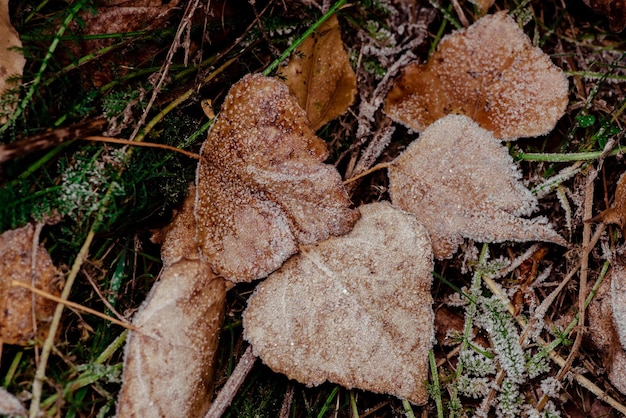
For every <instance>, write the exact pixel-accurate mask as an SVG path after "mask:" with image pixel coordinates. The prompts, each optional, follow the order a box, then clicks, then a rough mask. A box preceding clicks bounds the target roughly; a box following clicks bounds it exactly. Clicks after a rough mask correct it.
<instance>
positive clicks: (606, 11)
mask: <svg viewBox="0 0 626 418" xmlns="http://www.w3.org/2000/svg"><path fill="white" fill-rule="evenodd" d="M583 1H584V2H585V4H586V5H587V6H589V7H591V8H592V9H593V11H594V12H596V13H601V14H603V15H605V16H606V17H607V18H608V19H609V27H610V28H611V30H612V31H613V32H621V31H623V30H624V28H626V2H624V1H623V0H583Z"/></svg>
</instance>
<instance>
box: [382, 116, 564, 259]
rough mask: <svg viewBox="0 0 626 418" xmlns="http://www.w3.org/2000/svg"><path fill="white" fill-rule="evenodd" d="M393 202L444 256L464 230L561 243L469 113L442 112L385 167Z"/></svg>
mask: <svg viewBox="0 0 626 418" xmlns="http://www.w3.org/2000/svg"><path fill="white" fill-rule="evenodd" d="M389 179H390V194H391V199H392V201H393V203H394V204H395V205H398V206H399V207H401V208H402V209H404V210H406V211H409V212H412V213H414V214H415V215H416V216H417V217H418V219H419V220H420V221H421V222H422V223H423V224H424V226H426V229H428V233H429V234H430V237H431V240H432V242H433V250H434V254H435V257H436V258H439V259H443V258H449V257H451V256H452V254H454V252H455V251H456V249H457V247H458V245H459V244H460V243H461V242H462V240H463V237H466V238H471V239H473V240H475V241H478V242H503V241H548V242H553V243H557V244H560V245H567V243H566V242H565V241H564V240H563V238H561V237H560V236H559V235H558V234H557V233H556V232H555V231H554V230H553V229H552V227H551V226H550V225H549V224H548V220H547V219H546V218H543V217H536V218H533V219H525V218H522V217H521V216H527V215H530V214H531V213H532V212H533V211H534V210H535V209H536V206H537V201H536V199H535V198H534V196H533V195H532V194H531V192H530V191H529V190H528V189H526V188H525V187H524V186H523V185H522V183H521V182H520V173H519V170H518V169H517V168H516V166H515V164H514V163H513V159H512V158H511V157H510V156H509V154H508V152H507V149H506V148H505V147H504V146H502V145H501V144H500V142H499V141H498V140H496V139H495V138H494V137H493V135H492V134H491V133H490V132H488V131H486V130H485V129H482V128H481V127H479V126H478V125H477V124H476V123H475V122H473V121H472V120H471V119H470V118H468V117H466V116H461V115H449V116H446V117H444V118H442V119H440V120H438V121H437V122H435V123H434V124H433V125H431V126H430V127H429V128H428V129H426V130H425V131H424V132H423V133H422V134H421V136H420V138H419V139H418V140H417V141H414V142H413V143H412V144H411V145H410V146H409V147H408V148H407V150H406V151H405V152H404V153H403V154H402V155H400V156H399V157H398V158H397V159H396V160H395V161H394V163H393V164H392V166H391V167H390V168H389Z"/></svg>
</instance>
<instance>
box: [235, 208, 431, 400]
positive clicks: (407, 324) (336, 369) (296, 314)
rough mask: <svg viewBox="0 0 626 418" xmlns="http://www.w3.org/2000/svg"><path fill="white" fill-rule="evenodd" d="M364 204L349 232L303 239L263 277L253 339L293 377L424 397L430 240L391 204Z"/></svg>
mask: <svg viewBox="0 0 626 418" xmlns="http://www.w3.org/2000/svg"><path fill="white" fill-rule="evenodd" d="M360 209H361V213H362V218H361V219H360V220H359V221H358V222H357V223H356V225H355V226H354V229H353V230H352V231H351V232H350V233H349V234H347V235H344V236H341V237H332V238H330V239H328V240H326V241H322V242H319V243H318V244H316V245H308V246H302V252H301V253H300V254H298V255H297V256H294V257H292V258H291V259H289V260H288V261H287V262H286V263H285V264H284V265H283V266H282V267H281V268H280V269H279V270H278V271H276V272H274V273H272V274H271V275H270V276H269V277H268V278H267V279H266V280H265V281H263V282H262V283H261V284H259V286H258V287H257V290H256V292H255V293H254V295H253V296H252V297H251V298H250V300H249V302H248V307H247V309H246V311H245V313H244V316H243V321H244V329H245V331H244V336H245V338H246V339H247V340H248V341H250V342H251V344H252V347H253V350H254V352H255V354H257V355H259V356H260V358H261V359H262V360H263V362H265V363H266V364H267V365H269V366H270V367H271V368H272V369H273V370H275V371H277V372H281V373H284V374H286V375H287V376H288V377H289V378H291V379H296V380H298V381H300V382H302V383H305V384H307V385H318V384H321V383H322V382H324V381H326V380H329V381H332V382H335V383H339V384H341V385H343V386H345V387H348V388H352V387H356V388H360V389H364V390H369V391H373V392H381V393H389V394H393V395H396V396H399V397H402V398H406V399H409V400H410V401H411V402H413V403H416V404H423V403H425V402H426V401H427V399H428V395H427V392H426V387H425V382H426V381H427V380H428V350H429V349H430V347H431V341H432V338H433V335H434V330H433V319H434V315H433V311H432V298H431V295H430V286H431V281H432V275H431V272H432V268H433V260H432V249H431V246H430V240H429V239H428V234H427V232H426V230H425V229H424V227H423V226H422V225H421V224H420V223H419V222H418V221H417V220H416V219H415V217H414V216H412V215H410V214H408V213H406V212H403V211H401V210H399V209H397V208H394V207H392V206H391V205H389V204H388V203H373V204H369V205H365V206H361V208H360Z"/></svg>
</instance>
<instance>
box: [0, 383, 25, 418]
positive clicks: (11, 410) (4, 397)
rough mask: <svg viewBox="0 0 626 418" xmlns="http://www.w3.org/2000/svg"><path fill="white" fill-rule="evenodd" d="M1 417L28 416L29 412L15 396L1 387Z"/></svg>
mask: <svg viewBox="0 0 626 418" xmlns="http://www.w3.org/2000/svg"><path fill="white" fill-rule="evenodd" d="M0 415H3V416H10V417H12V416H26V415H28V411H27V410H26V408H24V406H23V405H22V403H21V402H20V401H19V400H18V399H17V398H16V397H15V396H13V395H11V394H10V393H9V392H7V391H6V390H4V389H3V388H2V387H0Z"/></svg>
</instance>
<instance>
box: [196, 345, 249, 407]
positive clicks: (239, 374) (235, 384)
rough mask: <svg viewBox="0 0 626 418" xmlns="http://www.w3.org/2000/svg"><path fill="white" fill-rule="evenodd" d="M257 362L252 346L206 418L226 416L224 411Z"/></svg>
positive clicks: (238, 364)
mask: <svg viewBox="0 0 626 418" xmlns="http://www.w3.org/2000/svg"><path fill="white" fill-rule="evenodd" d="M255 361H256V356H255V355H254V354H253V353H252V346H251V345H250V346H248V348H247V349H246V351H245V352H244V353H243V355H242V356H241V358H240V359H239V363H237V366H236V367H235V370H233V374H231V375H230V377H229V378H228V381H226V384H225V385H224V386H223V387H222V389H221V390H220V393H218V394H217V397H216V398H215V401H214V402H213V404H212V405H211V409H209V411H208V412H207V413H206V415H205V416H204V418H220V417H221V416H222V415H223V414H224V411H226V408H228V406H229V405H230V403H231V402H232V401H233V398H234V397H235V395H236V394H237V391H238V390H239V387H240V386H241V385H242V384H243V381H244V380H245V379H246V376H248V373H250V370H252V367H253V366H254V363H255Z"/></svg>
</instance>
